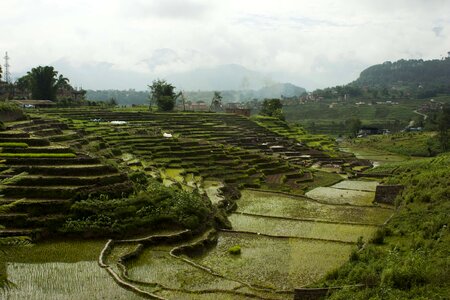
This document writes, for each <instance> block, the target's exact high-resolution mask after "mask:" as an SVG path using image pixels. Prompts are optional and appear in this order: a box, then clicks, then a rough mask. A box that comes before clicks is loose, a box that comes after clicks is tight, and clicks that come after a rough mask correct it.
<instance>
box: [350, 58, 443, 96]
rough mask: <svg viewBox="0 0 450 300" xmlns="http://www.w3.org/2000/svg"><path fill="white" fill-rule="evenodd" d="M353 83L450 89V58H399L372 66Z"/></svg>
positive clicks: (365, 85)
mask: <svg viewBox="0 0 450 300" xmlns="http://www.w3.org/2000/svg"><path fill="white" fill-rule="evenodd" d="M352 84H353V85H356V86H359V87H374V88H376V87H387V88H402V87H408V88H419V86H421V88H422V89H431V88H433V89H440V90H442V92H444V91H446V92H449V91H450V58H446V59H443V60H438V59H434V60H425V61H424V60H422V59H419V60H404V59H402V60H399V61H396V62H390V61H387V62H384V63H383V64H379V65H374V66H371V67H369V68H367V69H365V70H364V71H362V72H361V74H360V76H359V78H358V79H357V80H355V81H354V82H353V83H352Z"/></svg>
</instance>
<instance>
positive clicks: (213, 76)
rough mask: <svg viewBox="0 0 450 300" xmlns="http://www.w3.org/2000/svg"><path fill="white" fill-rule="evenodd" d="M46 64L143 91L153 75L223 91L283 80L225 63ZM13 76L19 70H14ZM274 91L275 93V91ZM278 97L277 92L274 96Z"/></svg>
mask: <svg viewBox="0 0 450 300" xmlns="http://www.w3.org/2000/svg"><path fill="white" fill-rule="evenodd" d="M50 65H52V66H54V67H55V69H56V70H57V71H58V72H59V73H60V74H63V75H64V76H66V77H67V78H69V79H70V81H71V83H72V85H75V86H78V87H80V86H81V87H83V88H84V89H90V90H128V89H135V90H140V91H145V90H147V89H148V87H147V86H148V85H149V84H151V83H152V81H153V80H155V79H159V78H160V79H165V80H167V81H168V82H169V83H171V84H173V85H174V86H175V87H176V88H177V89H178V90H184V91H225V90H259V89H261V88H263V87H271V88H269V89H271V90H272V86H273V85H275V84H278V83H279V82H282V81H284V80H276V79H273V78H272V76H271V75H269V74H264V73H261V72H257V71H253V70H249V69H247V68H245V67H243V66H241V65H238V64H226V65H219V66H212V67H208V68H197V69H193V70H189V71H185V72H178V73H170V74H166V75H159V74H153V73H143V72H136V71H125V70H121V69H117V68H116V67H115V66H114V65H113V64H110V63H106V62H103V63H83V64H74V63H72V62H70V61H69V60H67V59H60V60H57V61H55V62H53V63H51V64H50ZM14 75H16V76H17V77H19V76H21V75H23V74H14ZM279 89H280V90H279V92H287V93H292V92H293V91H294V90H295V89H293V88H287V89H286V90H284V89H283V88H281V87H280V88H279ZM276 94H278V93H276ZM278 97H279V96H278Z"/></svg>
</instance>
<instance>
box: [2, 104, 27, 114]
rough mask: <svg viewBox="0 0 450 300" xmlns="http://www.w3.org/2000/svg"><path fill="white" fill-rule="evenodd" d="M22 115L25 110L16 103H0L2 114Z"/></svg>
mask: <svg viewBox="0 0 450 300" xmlns="http://www.w3.org/2000/svg"><path fill="white" fill-rule="evenodd" d="M9 112H14V113H21V112H23V110H22V109H21V108H20V107H19V106H17V105H16V104H15V103H13V102H10V101H0V113H9Z"/></svg>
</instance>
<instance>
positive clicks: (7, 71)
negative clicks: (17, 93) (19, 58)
mask: <svg viewBox="0 0 450 300" xmlns="http://www.w3.org/2000/svg"><path fill="white" fill-rule="evenodd" d="M3 58H4V59H5V73H4V75H5V81H6V82H7V83H10V82H11V73H10V72H9V67H10V66H9V56H8V52H6V53H5V57H3Z"/></svg>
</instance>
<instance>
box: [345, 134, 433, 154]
mask: <svg viewBox="0 0 450 300" xmlns="http://www.w3.org/2000/svg"><path fill="white" fill-rule="evenodd" d="M349 146H350V147H357V148H367V149H377V150H381V151H387V152H391V153H396V154H400V155H404V156H419V157H427V156H428V157H429V156H435V155H437V154H439V153H441V152H442V149H441V147H440V145H439V140H438V137H437V135H436V133H434V132H405V133H403V132H402V133H397V134H392V135H373V136H367V137H364V138H358V139H353V140H351V144H349Z"/></svg>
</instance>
